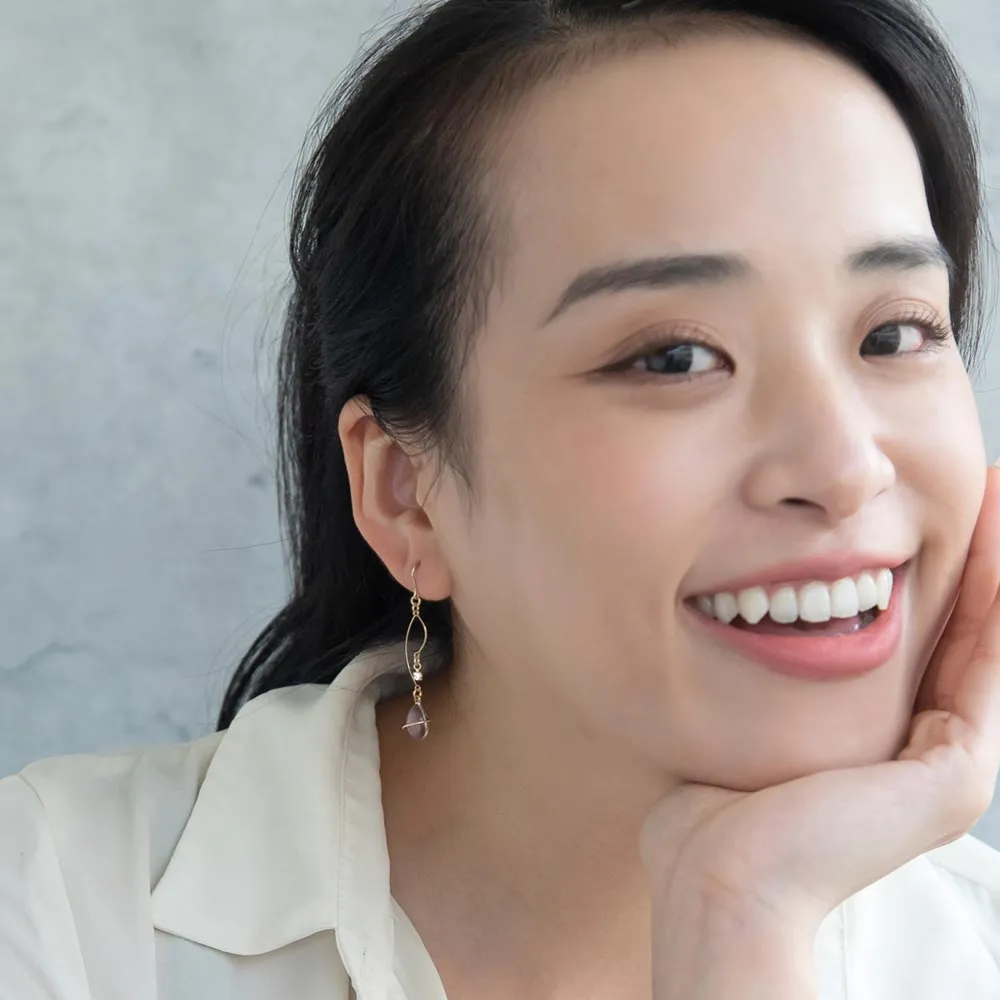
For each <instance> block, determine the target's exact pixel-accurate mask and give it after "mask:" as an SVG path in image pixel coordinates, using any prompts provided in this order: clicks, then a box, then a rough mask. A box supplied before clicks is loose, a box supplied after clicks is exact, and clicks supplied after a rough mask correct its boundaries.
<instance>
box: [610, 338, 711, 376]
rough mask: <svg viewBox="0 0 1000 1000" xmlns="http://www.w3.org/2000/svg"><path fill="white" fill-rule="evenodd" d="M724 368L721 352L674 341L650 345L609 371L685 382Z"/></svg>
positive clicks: (689, 342) (685, 341)
mask: <svg viewBox="0 0 1000 1000" xmlns="http://www.w3.org/2000/svg"><path fill="white" fill-rule="evenodd" d="M726 367H727V365H726V362H725V360H724V359H723V357H722V355H721V353H720V352H719V351H717V350H716V349H715V348H714V347H709V346H708V344H702V343H700V342H698V341H695V340H683V341H681V340H674V341H669V342H666V343H659V344H651V345H650V346H649V347H646V348H644V349H643V350H642V352H641V353H639V354H634V355H632V357H630V358H627V359H626V360H625V361H623V362H621V363H620V364H617V365H615V366H613V369H612V370H614V371H620V372H636V373H638V374H640V375H663V376H671V375H673V376H677V377H678V378H680V379H687V378H693V377H694V376H696V375H704V374H706V373H708V372H712V371H717V370H718V369H719V368H726Z"/></svg>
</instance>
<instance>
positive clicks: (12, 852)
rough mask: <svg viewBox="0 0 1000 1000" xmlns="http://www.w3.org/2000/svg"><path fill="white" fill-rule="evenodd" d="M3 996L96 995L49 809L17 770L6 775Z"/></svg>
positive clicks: (2, 784)
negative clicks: (86, 963)
mask: <svg viewBox="0 0 1000 1000" xmlns="http://www.w3.org/2000/svg"><path fill="white" fill-rule="evenodd" d="M0 997H2V998H4V1000H94V998H92V997H91V994H90V990H89V988H88V985H87V975H86V970H85V968H84V964H83V959H82V956H81V953H80V946H79V942H78V940H77V934H76V927H75V925H74V921H73V915H72V911H71V910H70V905H69V900H68V898H67V895H66V888H65V885H64V883H63V877H62V872H61V870H60V865H59V859H58V857H57V855H56V850H55V844H54V842H53V839H52V834H51V831H50V829H49V825H48V822H47V819H46V816H45V810H44V808H43V806H42V803H41V802H40V801H39V798H38V796H37V795H36V794H35V792H34V790H33V789H32V788H31V786H30V785H29V784H28V783H27V782H26V781H25V780H24V779H23V778H21V777H20V776H17V775H15V776H13V777H9V778H3V779H2V780H0Z"/></svg>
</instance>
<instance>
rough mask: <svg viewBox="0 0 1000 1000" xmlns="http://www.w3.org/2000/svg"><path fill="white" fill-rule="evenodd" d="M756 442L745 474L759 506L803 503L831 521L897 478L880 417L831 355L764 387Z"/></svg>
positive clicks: (748, 495) (750, 497)
mask: <svg viewBox="0 0 1000 1000" xmlns="http://www.w3.org/2000/svg"><path fill="white" fill-rule="evenodd" d="M758 396H759V397H760V399H759V405H757V406H756V407H755V409H756V410H757V413H758V419H757V420H754V421H753V426H754V428H755V431H756V433H755V434H754V437H755V438H756V440H757V441H758V442H759V450H757V451H756V452H755V454H754V456H753V458H752V461H751V465H750V468H749V471H748V473H747V475H746V478H745V480H744V495H745V500H746V502H747V503H748V504H749V505H750V506H751V507H753V508H755V509H758V510H764V511H770V510H776V509H781V508H804V509H806V510H808V511H809V512H810V513H811V514H812V515H813V516H814V517H815V518H816V519H818V520H819V521H820V522H821V523H824V524H826V525H835V524H838V523H840V522H842V521H845V520H848V519H849V518H851V517H852V516H853V515H855V514H857V513H858V512H859V511H861V510H863V509H864V507H865V506H866V505H867V504H869V503H870V502H871V501H872V500H873V499H874V498H875V497H877V496H878V495H879V494H881V493H883V492H885V491H886V490H888V489H889V488H890V487H891V486H892V485H893V483H894V482H895V479H896V469H895V466H894V465H893V463H892V461H891V460H890V458H889V456H888V455H887V454H886V453H885V451H884V450H883V447H882V445H881V442H880V435H879V428H878V426H877V425H878V417H877V415H876V414H875V413H874V412H873V411H872V410H871V408H870V406H869V405H868V404H867V402H866V400H865V398H864V396H863V394H862V393H861V391H860V390H859V388H858V387H857V385H856V384H855V383H854V382H853V381H852V380H851V379H850V377H849V376H848V375H845V374H843V373H840V372H838V371H837V370H836V369H834V368H832V367H831V366H830V365H829V363H827V364H825V365H824V364H815V365H813V366H812V370H809V369H808V368H801V369H799V371H798V372H797V373H796V374H795V375H794V376H793V377H791V378H786V379H785V380H783V383H782V384H781V385H780V386H770V387H767V388H765V387H761V390H760V391H759V393H758Z"/></svg>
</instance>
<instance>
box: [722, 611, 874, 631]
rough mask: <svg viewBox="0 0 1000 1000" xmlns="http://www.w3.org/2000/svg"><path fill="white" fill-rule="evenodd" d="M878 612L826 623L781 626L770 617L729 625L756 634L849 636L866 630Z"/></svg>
mask: <svg viewBox="0 0 1000 1000" xmlns="http://www.w3.org/2000/svg"><path fill="white" fill-rule="evenodd" d="M878 616H879V611H878V609H877V608H871V609H870V610H868V611H862V612H861V613H860V614H859V615H857V616H856V617H854V618H831V619H830V621H828V622H806V621H802V619H801V618H800V619H797V620H796V621H794V622H792V623H791V624H782V623H780V622H776V621H774V620H773V619H771V618H770V617H765V618H763V619H761V621H760V622H759V623H758V624H756V625H750V624H749V623H748V622H746V621H744V620H743V619H742V618H739V617H737V618H734V619H733V620H732V621H731V622H730V623H729V624H730V625H732V626H733V627H734V628H742V629H750V630H753V631H757V632H764V631H767V632H776V631H786V630H789V629H793V630H794V631H796V632H805V633H809V632H833V633H838V634H843V635H850V634H851V633H852V632H860V631H861V629H863V628H867V627H868V626H869V625H871V624H872V622H874V621H875V620H876V618H878Z"/></svg>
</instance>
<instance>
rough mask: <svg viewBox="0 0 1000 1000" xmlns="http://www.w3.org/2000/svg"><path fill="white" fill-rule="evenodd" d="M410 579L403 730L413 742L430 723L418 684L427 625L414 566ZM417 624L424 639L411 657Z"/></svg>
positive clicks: (427, 730) (421, 690)
mask: <svg viewBox="0 0 1000 1000" xmlns="http://www.w3.org/2000/svg"><path fill="white" fill-rule="evenodd" d="M410 579H411V580H413V595H412V596H411V597H410V610H411V611H412V612H413V616H412V617H411V618H410V624H409V625H408V626H407V627H406V637H405V638H404V639H403V658H404V659H405V660H406V669H407V670H408V671H409V672H410V677H411V678H412V679H413V707H412V708H411V709H410V711H409V712H408V713H407V716H406V722H405V723H404V725H403V729H405V730H406V732H407V733H409V734H410V736H412V737H413V738H414V739H415V740H422V739H424V738H425V737H426V736H427V733H428V732H429V730H430V725H431V721H430V719H428V718H427V713H426V712H425V711H424V706H423V705H422V704H421V699H422V698H423V689H422V688H421V687H420V682H421V681H422V680H423V679H424V665H423V663H422V662H421V660H420V654H421V653H422V652H423V651H424V647H425V646H426V645H427V625H426V623H425V622H424V620H423V618H421V617H420V592H419V591H418V590H417V567H416V566H414V567H413V569H412V570H411V571H410ZM418 623H419V625H420V628H421V629H422V630H423V633H424V637H423V640H422V641H421V643H420V647H419V649H416V650H414V651H413V654H412V655H411V654H410V635H411V633H412V632H413V628H414V626H415V625H416V624H418Z"/></svg>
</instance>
